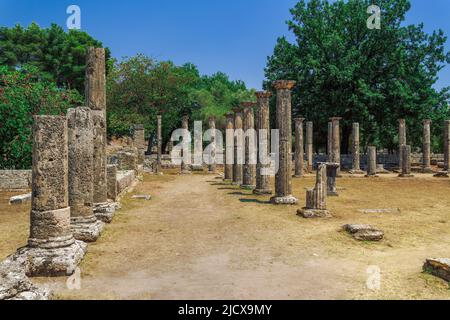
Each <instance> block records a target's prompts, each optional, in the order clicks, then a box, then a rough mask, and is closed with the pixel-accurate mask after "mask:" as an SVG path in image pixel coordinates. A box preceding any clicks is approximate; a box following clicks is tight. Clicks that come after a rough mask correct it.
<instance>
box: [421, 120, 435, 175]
mask: <svg viewBox="0 0 450 320" xmlns="http://www.w3.org/2000/svg"><path fill="white" fill-rule="evenodd" d="M422 153H423V161H422V172H423V173H432V172H433V169H431V120H430V119H426V120H424V121H423V150H422Z"/></svg>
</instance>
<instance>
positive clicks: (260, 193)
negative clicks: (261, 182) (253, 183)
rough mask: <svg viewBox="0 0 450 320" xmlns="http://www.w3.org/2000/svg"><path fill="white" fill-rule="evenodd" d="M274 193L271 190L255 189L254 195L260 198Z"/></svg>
mask: <svg viewBox="0 0 450 320" xmlns="http://www.w3.org/2000/svg"><path fill="white" fill-rule="evenodd" d="M272 193H273V192H272V190H270V189H255V190H253V194H255V195H258V196H264V195H271V194H272Z"/></svg>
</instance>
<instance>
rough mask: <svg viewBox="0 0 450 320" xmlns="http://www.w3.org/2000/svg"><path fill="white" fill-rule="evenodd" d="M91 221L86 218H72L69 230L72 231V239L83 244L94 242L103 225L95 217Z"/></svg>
mask: <svg viewBox="0 0 450 320" xmlns="http://www.w3.org/2000/svg"><path fill="white" fill-rule="evenodd" d="M92 218H93V219H89V218H88V219H86V218H84V219H83V218H81V219H80V218H72V219H71V223H70V228H71V229H72V233H73V237H74V238H75V239H76V240H80V241H84V242H95V241H97V239H98V238H99V237H100V234H101V233H102V231H103V228H104V226H105V223H104V222H102V221H100V220H97V218H96V217H95V216H93V217H92Z"/></svg>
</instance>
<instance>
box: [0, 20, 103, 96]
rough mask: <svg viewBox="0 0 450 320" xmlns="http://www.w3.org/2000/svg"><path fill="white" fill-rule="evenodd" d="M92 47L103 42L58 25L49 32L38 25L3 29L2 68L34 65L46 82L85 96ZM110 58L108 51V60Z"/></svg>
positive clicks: (0, 44) (0, 45)
mask: <svg viewBox="0 0 450 320" xmlns="http://www.w3.org/2000/svg"><path fill="white" fill-rule="evenodd" d="M88 47H102V43H101V42H99V41H97V40H95V39H94V38H92V37H91V36H90V35H88V34H87V33H86V32H82V31H79V30H69V32H67V33H66V32H64V30H63V29H62V28H61V27H59V26H58V25H56V24H52V25H51V26H50V28H47V29H43V28H40V27H39V26H38V25H37V24H36V23H32V24H31V25H30V26H29V27H28V28H23V27H21V26H20V25H16V26H15V27H13V28H6V27H1V28H0V48H1V49H0V65H7V66H9V67H10V69H11V70H14V69H15V68H20V67H21V66H22V65H24V64H28V65H31V66H34V67H36V68H37V69H38V70H39V71H40V73H41V77H42V78H43V79H45V80H48V81H54V82H56V84H57V85H58V86H59V87H61V88H63V87H65V88H70V89H77V90H78V91H79V92H80V93H84V74H85V64H86V51H87V48H88ZM109 56H110V52H109V49H108V48H106V58H107V60H108V59H109Z"/></svg>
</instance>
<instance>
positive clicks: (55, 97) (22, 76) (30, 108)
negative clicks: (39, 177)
mask: <svg viewBox="0 0 450 320" xmlns="http://www.w3.org/2000/svg"><path fill="white" fill-rule="evenodd" d="M82 101H83V99H82V97H81V96H80V95H79V93H78V92H77V91H76V90H65V89H61V88H58V87H57V86H56V85H55V84H54V83H53V82H49V81H47V80H45V79H43V78H42V77H41V75H40V73H39V71H38V70H37V68H36V67H33V66H27V65H24V66H22V68H21V69H20V70H14V71H11V70H9V68H7V67H6V66H0V141H1V144H0V168H2V169H29V168H31V149H32V139H31V138H32V137H31V128H32V124H33V115H42V114H50V115H65V114H66V110H67V109H68V108H70V107H76V106H78V105H81V103H82Z"/></svg>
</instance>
